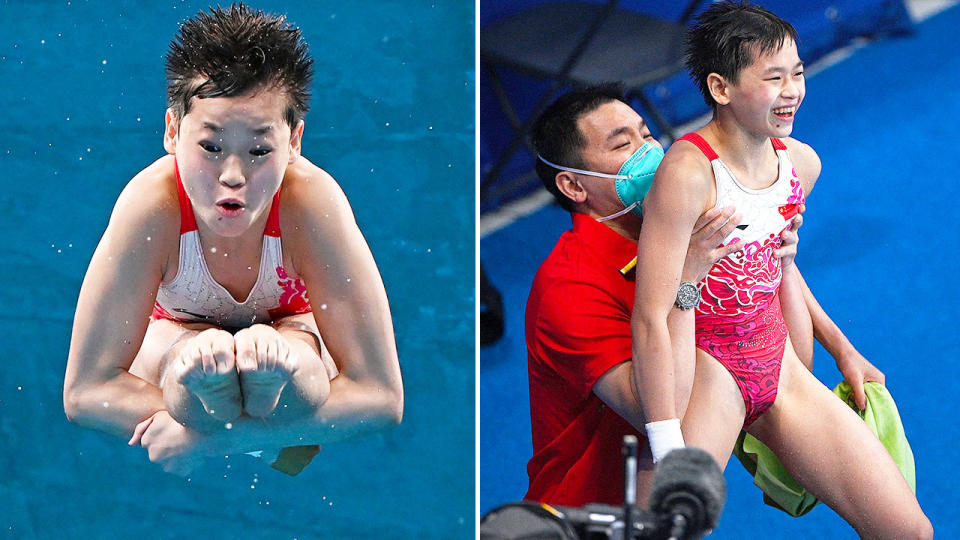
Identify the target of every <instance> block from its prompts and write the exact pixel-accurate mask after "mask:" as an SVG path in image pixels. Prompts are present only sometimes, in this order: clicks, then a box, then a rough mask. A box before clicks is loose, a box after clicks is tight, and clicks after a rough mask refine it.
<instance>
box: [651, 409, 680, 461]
mask: <svg viewBox="0 0 960 540" xmlns="http://www.w3.org/2000/svg"><path fill="white" fill-rule="evenodd" d="M645 427H646V428H647V440H648V441H649V442H650V453H652V454H653V462H654V463H656V462H658V461H660V460H661V459H663V456H666V455H667V453H669V452H670V451H671V450H674V449H676V448H683V447H684V446H686V445H684V444H683V432H681V431H680V419H679V418H671V419H669V420H660V421H659V422H650V423H649V424H647V425H646V426H645Z"/></svg>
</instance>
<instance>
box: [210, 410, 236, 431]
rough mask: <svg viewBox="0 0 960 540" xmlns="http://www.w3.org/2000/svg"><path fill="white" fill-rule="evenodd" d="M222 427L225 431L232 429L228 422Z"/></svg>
mask: <svg viewBox="0 0 960 540" xmlns="http://www.w3.org/2000/svg"><path fill="white" fill-rule="evenodd" d="M211 412H212V411H211ZM223 427H225V428H226V429H233V424H232V423H230V422H227V423H226V424H224V425H223Z"/></svg>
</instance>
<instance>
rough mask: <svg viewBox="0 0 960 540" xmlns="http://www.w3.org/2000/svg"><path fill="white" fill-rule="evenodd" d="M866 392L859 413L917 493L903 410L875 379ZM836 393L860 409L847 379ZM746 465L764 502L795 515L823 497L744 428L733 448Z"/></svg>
mask: <svg viewBox="0 0 960 540" xmlns="http://www.w3.org/2000/svg"><path fill="white" fill-rule="evenodd" d="M863 390H864V393H865V394H866V395H867V408H866V409H865V410H862V411H857V412H858V413H859V414H860V417H861V418H863V420H864V421H865V422H866V423H867V427H869V428H870V430H871V431H873V432H874V433H875V434H877V436H878V437H879V438H880V442H882V443H883V446H884V447H886V449H887V452H890V456H891V457H893V461H894V462H896V464H897V467H899V468H900V472H901V473H903V477H904V478H905V479H906V480H907V484H909V485H910V489H912V490H913V492H914V493H916V492H917V487H916V486H917V479H916V469H915V466H914V461H913V451H912V450H910V443H908V442H907V437H906V435H905V434H904V432H903V424H902V423H901V422H900V413H899V412H898V411H897V405H896V403H894V402H893V397H892V396H891V395H890V392H888V391H887V389H886V388H885V387H884V386H883V385H881V384H879V383H875V382H868V383H866V384H864V385H863ZM833 393H834V394H836V395H837V396H838V397H839V398H840V399H842V400H843V401H844V402H846V404H847V405H849V406H850V408H852V409H853V410H855V411H856V410H857V407H856V405H855V404H854V401H853V391H852V389H851V388H850V385H849V384H847V383H846V382H841V383H840V384H838V385H837V387H836V388H834V389H833ZM733 454H734V455H735V456H737V459H739V460H740V463H741V464H743V466H744V468H746V469H747V471H749V472H750V474H751V475H753V483H754V484H756V485H757V486H758V487H759V488H760V489H762V490H763V502H765V503H767V504H768V505H770V506H772V507H774V508H779V509H780V510H783V511H784V512H786V513H788V514H790V515H791V516H794V517H799V516H802V515H804V514H806V513H807V512H809V511H810V510H812V509H813V507H814V506H816V505H817V503H819V502H820V501H819V500H818V499H817V498H816V497H815V496H814V495H813V494H811V493H810V492H808V491H807V490H805V489H803V488H802V487H801V486H800V484H798V483H797V481H796V480H794V479H793V477H792V476H790V473H788V472H787V470H786V469H785V468H784V467H783V464H782V463H780V460H779V459H777V456H775V455H774V454H773V452H772V451H771V450H770V449H769V448H767V447H766V445H764V444H763V443H762V442H760V441H759V440H757V439H756V438H754V437H753V436H752V435H750V434H748V433H746V432H741V433H740V438H739V439H737V445H736V446H735V447H734V449H733Z"/></svg>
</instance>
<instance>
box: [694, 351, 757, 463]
mask: <svg viewBox="0 0 960 540" xmlns="http://www.w3.org/2000/svg"><path fill="white" fill-rule="evenodd" d="M745 414H746V407H745V406H744V404H743V396H742V395H741V394H740V388H739V387H738V386H737V383H736V382H735V381H734V380H733V376H732V375H730V372H729V371H727V369H726V368H725V367H723V364H721V363H720V362H719V361H718V360H717V359H716V358H714V357H712V356H710V355H709V354H707V353H706V352H704V351H702V350H700V349H697V367H696V370H695V371H694V378H693V390H692V391H691V394H690V403H689V405H687V412H686V414H685V415H684V417H683V426H682V429H683V440H684V442H685V443H686V445H687V446H693V447H697V448H701V449H703V450H705V451H706V452H707V453H708V454H710V455H711V456H713V459H715V460H716V461H717V464H718V465H719V466H720V469H721V470H723V469H724V468H725V467H726V465H727V460H729V459H730V453H731V452H732V451H733V446H734V444H736V442H737V437H738V436H739V435H740V428H741V426H743V419H744V416H745Z"/></svg>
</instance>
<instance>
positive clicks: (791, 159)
mask: <svg viewBox="0 0 960 540" xmlns="http://www.w3.org/2000/svg"><path fill="white" fill-rule="evenodd" d="M796 39H797V36H796V31H795V30H794V29H793V27H792V26H791V25H790V24H789V23H787V22H786V21H783V20H782V19H780V18H778V17H777V16H776V15H774V14H772V13H770V12H769V11H767V10H765V9H763V8H760V7H757V6H751V5H742V4H737V3H732V2H721V3H717V4H714V5H712V6H710V7H709V8H708V9H707V10H706V11H704V12H703V14H702V15H701V16H700V18H699V19H698V21H697V24H695V25H694V26H693V27H692V28H691V30H690V34H689V42H688V51H687V62H688V67H689V68H690V70H691V73H692V75H693V77H694V79H695V80H696V82H697V83H698V85H699V87H700V90H701V92H702V93H703V95H704V98H705V99H706V100H707V103H708V104H710V105H711V106H712V107H713V111H714V114H713V118H712V120H711V121H710V122H709V123H708V124H707V125H706V126H704V127H702V128H700V129H698V130H697V131H696V132H693V133H690V134H688V135H686V136H684V137H681V138H680V139H679V140H678V141H677V142H676V143H675V144H674V145H673V146H672V147H671V148H670V150H669V152H667V154H666V156H665V158H664V160H663V163H662V165H661V166H660V168H659V169H658V172H657V174H656V177H655V179H654V182H653V186H652V188H651V190H650V192H649V195H648V196H647V198H646V200H645V202H644V221H643V227H642V229H641V233H640V240H639V250H638V262H637V274H636V275H637V289H636V296H635V304H634V314H633V323H632V326H633V339H634V360H635V361H634V362H633V366H634V370H635V375H636V376H635V381H637V382H636V391H637V395H638V397H639V399H640V401H641V405H642V408H643V410H644V412H645V413H646V418H647V421H648V422H649V423H648V424H647V426H646V428H647V432H648V434H649V436H650V437H649V438H650V445H651V448H652V449H653V450H654V457H655V459H656V458H659V457H660V456H662V455H663V454H664V453H665V452H667V451H669V450H670V449H671V448H674V447H679V446H682V445H684V444H689V445H692V446H698V447H701V448H704V449H705V450H707V451H708V452H709V453H710V454H711V455H713V457H714V458H715V459H716V460H717V462H718V463H719V464H720V465H721V467H722V466H725V464H726V462H727V459H728V458H729V456H730V453H731V450H732V448H733V446H734V444H735V442H736V440H737V436H738V434H739V432H740V430H741V429H745V430H746V431H747V432H749V433H750V434H752V435H754V436H755V437H757V438H758V439H760V440H761V441H763V442H764V443H766V444H767V446H769V447H770V448H771V449H772V450H773V451H774V453H776V454H777V456H778V457H780V459H781V461H782V462H783V463H784V465H785V466H786V467H787V469H788V470H789V471H790V473H791V474H793V476H794V477H795V478H796V479H797V480H798V481H799V482H800V483H801V484H802V485H803V486H805V487H807V488H808V489H809V490H810V491H811V492H813V493H814V494H816V495H817V496H818V497H819V498H820V499H821V500H823V501H824V502H826V503H827V504H828V505H830V506H831V507H832V508H833V509H835V510H836V511H837V512H838V513H839V514H840V515H841V516H842V517H843V518H844V519H846V520H847V521H848V522H849V523H850V524H851V525H852V526H853V527H854V528H855V529H856V530H857V532H858V533H860V534H861V536H864V537H870V538H875V537H891V538H893V537H895V538H929V537H931V536H932V534H933V530H932V527H931V525H930V522H929V520H928V519H927V518H926V516H925V515H924V514H923V511H922V510H921V509H920V506H919V504H918V502H917V500H916V498H915V497H914V495H913V493H912V492H911V490H910V488H909V486H908V485H907V482H906V481H905V480H904V478H903V476H902V475H901V473H900V472H899V470H898V469H897V466H896V465H895V463H894V461H893V459H892V458H891V457H890V455H889V454H888V453H887V451H886V450H885V448H884V447H883V445H882V444H881V443H880V441H879V440H878V439H877V437H876V436H875V435H874V434H873V433H871V432H870V430H869V429H868V428H867V427H866V426H865V424H864V423H863V421H861V420H860V418H859V417H858V416H857V414H856V413H855V412H854V411H852V410H851V409H850V408H849V407H848V406H847V405H846V404H844V403H843V402H842V401H841V400H838V399H837V398H836V397H835V396H834V395H833V394H832V393H831V392H830V391H829V390H828V389H827V388H826V387H824V386H823V385H822V384H820V382H819V381H817V380H816V378H815V377H814V376H813V375H812V374H811V373H810V371H808V370H807V369H806V368H805V367H804V366H803V364H802V363H801V361H800V360H799V359H798V357H797V353H796V352H795V350H794V347H793V344H792V343H791V340H790V337H789V335H788V331H787V326H786V324H785V322H784V314H783V312H782V311H781V296H787V295H792V296H791V298H793V299H796V298H798V297H800V296H802V292H801V291H802V287H803V285H802V281H801V278H800V275H799V271H798V270H797V268H796V265H794V264H793V261H792V260H789V261H781V259H778V258H776V257H774V256H773V255H772V253H773V251H774V250H775V249H776V248H777V247H778V245H779V235H780V232H781V231H783V230H784V229H785V228H786V227H787V226H788V225H789V224H790V221H791V219H792V218H793V217H794V215H795V214H796V212H797V209H798V206H799V205H800V204H802V203H804V200H805V198H806V197H807V196H808V195H809V193H810V191H811V189H812V188H813V185H814V183H815V182H816V179H817V177H818V176H819V173H820V160H819V158H818V157H817V154H816V153H815V152H814V151H813V150H812V149H811V148H810V147H809V146H807V145H805V144H803V143H801V142H799V141H797V140H794V139H791V138H789V135H790V133H791V131H792V127H793V119H794V117H795V115H796V113H797V111H798V108H799V107H800V104H801V103H802V101H803V97H804V92H805V87H804V77H803V63H802V62H801V61H800V58H799V56H798V54H797V47H796ZM724 206H735V207H736V208H737V210H738V212H739V213H740V214H741V215H742V219H741V221H740V223H739V225H738V226H737V228H736V229H735V230H734V231H733V232H732V233H730V234H729V235H728V237H727V238H726V239H725V240H724V244H731V243H735V242H742V243H743V244H744V247H743V249H741V250H739V251H737V252H735V253H732V254H730V255H728V256H726V257H724V258H722V259H720V260H719V261H718V262H717V263H716V264H714V266H713V268H712V269H711V270H710V272H709V274H708V275H707V277H706V278H705V279H704V280H702V281H701V282H700V283H699V284H697V283H681V282H680V274H681V269H682V266H683V260H684V255H685V253H686V250H687V245H688V244H689V239H690V233H691V230H692V229H693V225H694V223H695V222H696V220H697V218H698V217H699V216H700V215H701V214H702V213H703V212H704V211H705V210H707V209H709V208H712V207H724ZM678 290H679V294H678ZM795 303H799V302H793V301H791V302H789V304H795ZM691 308H695V309H696V346H697V351H696V358H695V359H693V358H687V357H686V356H685V355H680V356H677V355H675V354H674V347H673V345H672V343H674V342H677V341H678V340H682V339H683V338H682V337H678V336H672V335H670V332H669V331H668V329H667V324H666V321H667V317H668V315H669V313H670V310H672V309H691ZM791 322H792V320H791ZM681 356H682V357H681ZM638 359H641V360H642V361H637V360H638ZM692 362H695V367H694V366H692V365H691V363H692ZM688 374H689V375H690V377H689V378H687V375H688ZM691 379H692V380H691ZM691 388H692V392H693V393H694V394H696V395H699V396H700V398H699V399H696V400H689V402H688V398H689V395H690V392H691V390H690V389H691ZM703 396H709V399H704V398H703ZM681 418H682V419H683V420H682V433H681V421H680V419H681ZM658 454H659V455H658ZM841 478H842V481H840V480H839V479H841Z"/></svg>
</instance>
